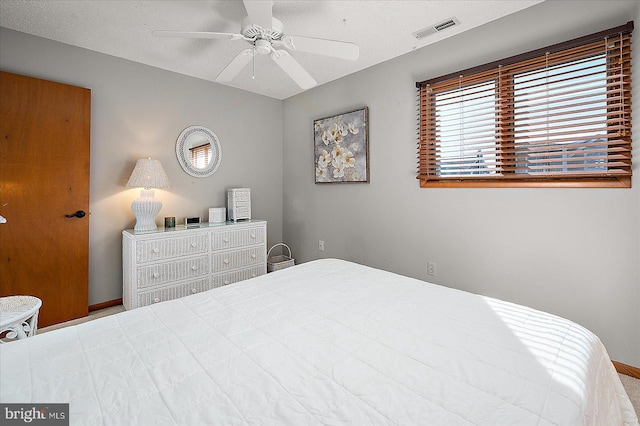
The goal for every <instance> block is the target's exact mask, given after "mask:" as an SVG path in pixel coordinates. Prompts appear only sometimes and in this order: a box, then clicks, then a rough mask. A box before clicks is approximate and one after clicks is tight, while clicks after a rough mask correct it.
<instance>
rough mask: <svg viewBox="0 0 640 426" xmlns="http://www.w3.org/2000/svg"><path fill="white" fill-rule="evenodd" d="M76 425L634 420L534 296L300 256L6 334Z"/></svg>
mask: <svg viewBox="0 0 640 426" xmlns="http://www.w3.org/2000/svg"><path fill="white" fill-rule="evenodd" d="M0 369H1V370H0V371H1V375H0V402H2V403H11V402H19V403H28V402H39V403H54V402H69V403H70V420H71V424H77V425H93V424H115V425H135V424H140V425H154V426H157V425H164V424H170V425H172V424H181V425H205V424H207V425H234V424H265V425H271V424H289V425H313V424H354V425H367V424H400V425H456V424H484V425H514V424H522V425H547V424H557V425H637V424H638V420H637V417H636V415H635V413H634V411H633V408H632V406H631V403H630V401H629V399H628V397H627V395H626V393H625V391H624V388H623V387H622V384H621V383H620V380H619V378H618V376H617V374H616V372H615V370H614V368H613V366H612V364H611V361H610V359H609V357H608V355H607V352H606V350H605V348H604V346H603V345H602V343H601V342H600V340H599V339H598V338H597V337H596V336H595V335H594V334H592V333H591V332H589V331H588V330H586V329H584V328H582V327H580V326H579V325H577V324H575V323H573V322H571V321H568V320H565V319H562V318H559V317H556V316H553V315H550V314H547V313H544V312H540V311H536V310H533V309H530V308H527V307H523V306H519V305H515V304H511V303H506V302H503V301H500V300H495V299H491V298H487V297H481V296H478V295H474V294H470V293H466V292H462V291H457V290H452V289H449V288H445V287H441V286H437V285H433V284H428V283H425V282H423V281H419V280H414V279H410V278H407V277H403V276H399V275H396V274H392V273H389V272H385V271H381V270H377V269H373V268H369V267H366V266H362V265H357V264H354V263H349V262H346V261H341V260H335V259H327V260H318V261H314V262H309V263H305V264H302V265H298V266H295V267H292V268H288V269H284V270H281V271H278V272H274V273H271V274H268V275H265V276H261V277H258V278H254V279H251V280H248V281H244V282H240V283H237V284H233V285H230V286H226V287H221V288H218V289H214V290H211V291H208V292H204V293H200V294H196V295H193V296H189V297H186V298H183V299H178V300H172V301H169V302H164V303H159V304H156V305H152V306H148V307H144V308H140V309H135V310H132V311H128V312H123V313H121V314H118V315H115V316H111V317H106V318H102V319H98V320H95V321H91V322H87V323H84V324H81V325H78V326H74V327H69V328H64V329H61V330H57V331H53V332H50V333H45V334H40V335H38V336H35V337H33V338H28V339H25V340H21V341H18V342H14V343H9V344H5V345H0Z"/></svg>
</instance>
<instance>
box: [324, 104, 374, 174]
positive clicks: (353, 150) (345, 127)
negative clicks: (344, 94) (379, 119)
mask: <svg viewBox="0 0 640 426" xmlns="http://www.w3.org/2000/svg"><path fill="white" fill-rule="evenodd" d="M313 144H314V161H315V169H316V183H357V182H361V183H368V182H369V108H368V107H364V108H362V109H358V110H355V111H351V112H345V113H344V114H339V115H334V116H333V117H327V118H320V119H318V120H314V122H313Z"/></svg>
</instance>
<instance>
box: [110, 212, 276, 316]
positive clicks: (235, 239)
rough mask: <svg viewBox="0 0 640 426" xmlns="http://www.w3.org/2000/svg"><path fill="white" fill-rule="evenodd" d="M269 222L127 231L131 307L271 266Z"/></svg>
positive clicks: (126, 290)
mask: <svg viewBox="0 0 640 426" xmlns="http://www.w3.org/2000/svg"><path fill="white" fill-rule="evenodd" d="M266 257H267V222H265V221H263V220H248V221H243V222H226V223H202V224H200V225H197V226H189V227H186V226H184V225H178V226H176V227H175V228H158V230H156V231H146V232H144V231H143V232H139V231H134V230H133V229H127V230H124V231H122V261H123V265H122V274H123V294H122V302H123V304H124V307H125V308H126V309H134V308H138V307H140V306H145V305H150V304H152V303H157V302H162V301H165V300H170V299H176V298H178V297H183V296H187V295H189V294H194V293H199V292H201V291H206V290H209V289H212V288H214V287H220V286H223V285H227V284H231V283H234V282H237V281H242V280H245V279H248V278H252V277H256V276H258V275H263V274H265V273H266V272H267V264H266V261H267V259H266Z"/></svg>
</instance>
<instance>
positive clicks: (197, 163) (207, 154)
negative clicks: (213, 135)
mask: <svg viewBox="0 0 640 426" xmlns="http://www.w3.org/2000/svg"><path fill="white" fill-rule="evenodd" d="M189 151H190V152H191V164H193V166H194V167H195V168H197V169H204V168H206V167H207V165H208V164H209V162H210V161H211V156H212V155H213V152H212V151H211V144H210V143H208V142H207V143H206V144H204V145H199V146H195V147H193V148H189Z"/></svg>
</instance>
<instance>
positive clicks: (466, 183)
mask: <svg viewBox="0 0 640 426" xmlns="http://www.w3.org/2000/svg"><path fill="white" fill-rule="evenodd" d="M632 30H633V22H629V23H628V24H627V25H624V26H621V27H618V28H613V29H611V30H608V31H604V32H601V33H597V34H592V35H590V36H586V37H582V38H579V39H575V40H571V41H568V42H565V43H561V44H558V45H554V46H550V47H547V48H544V49H539V50H536V51H533V52H529V53H525V54H523V55H518V56H515V57H511V58H507V59H505V60H502V61H496V62H493V63H490V64H486V65H483V66H480V67H476V68H473V69H470V70H465V71H462V72H459V73H454V74H449V75H446V76H443V77H439V78H436V79H432V80H428V81H423V82H419V83H416V86H417V87H418V96H419V120H420V125H419V142H418V149H419V161H418V164H419V167H418V179H420V182H421V186H423V187H438V186H440V187H441V186H446V187H455V186H462V187H470V186H478V187H480V186H493V187H502V186H547V187H549V186H554V187H556V186H578V187H630V186H631V32H632Z"/></svg>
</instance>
